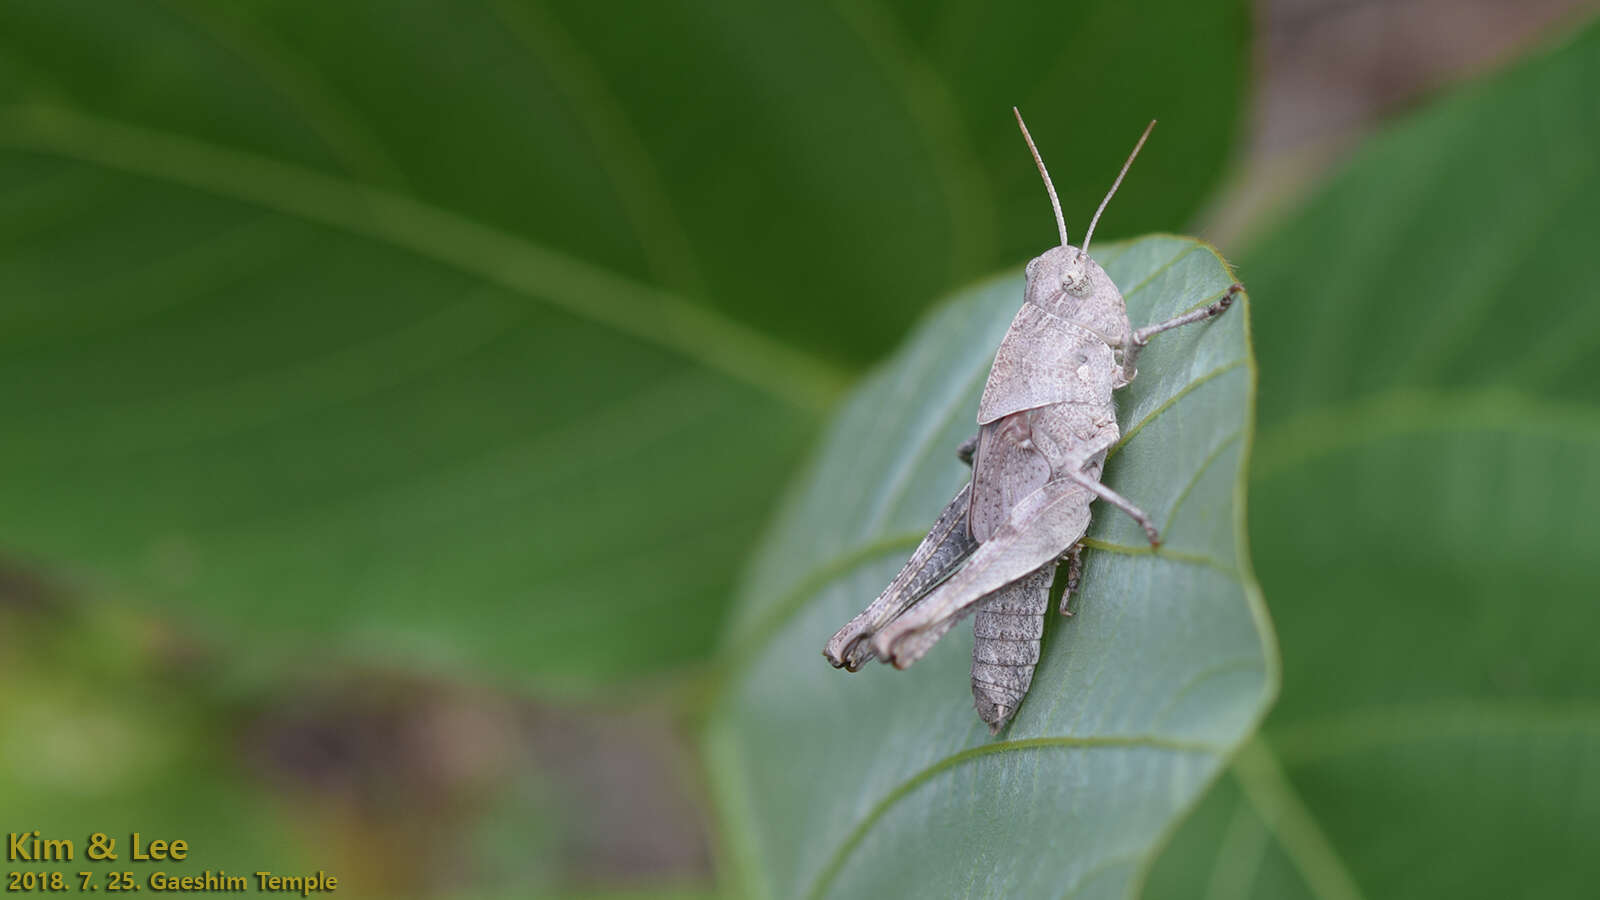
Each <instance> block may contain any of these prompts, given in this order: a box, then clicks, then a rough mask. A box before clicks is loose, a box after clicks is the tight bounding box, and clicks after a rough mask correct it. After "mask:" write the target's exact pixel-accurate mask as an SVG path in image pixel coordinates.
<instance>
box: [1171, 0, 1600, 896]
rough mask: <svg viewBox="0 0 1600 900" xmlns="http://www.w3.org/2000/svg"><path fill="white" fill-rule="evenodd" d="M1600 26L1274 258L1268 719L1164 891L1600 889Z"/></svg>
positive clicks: (1410, 147)
mask: <svg viewBox="0 0 1600 900" xmlns="http://www.w3.org/2000/svg"><path fill="white" fill-rule="evenodd" d="M1597 84H1600V27H1596V26H1594V25H1591V26H1589V27H1587V28H1586V29H1584V30H1582V31H1581V32H1580V33H1578V34H1577V35H1576V37H1574V38H1573V39H1572V40H1571V41H1570V42H1569V43H1568V44H1567V45H1566V46H1564V47H1562V48H1560V49H1559V50H1556V51H1555V52H1552V53H1549V54H1545V55H1541V56H1540V57H1538V58H1536V59H1534V60H1533V61H1531V62H1528V63H1526V64H1524V65H1520V66H1518V67H1517V68H1515V69H1513V70H1511V71H1508V72H1506V73H1504V74H1503V75H1499V76H1497V77H1495V78H1493V79H1491V80H1487V81H1484V82H1482V83H1479V84H1477V85H1474V86H1472V87H1470V88H1468V89H1466V90H1464V91H1462V92H1460V93H1459V94H1458V95H1456V96H1452V97H1450V98H1448V99H1446V100H1444V101H1442V102H1440V103H1438V104H1437V105H1435V106H1433V107H1431V108H1429V109H1427V110H1425V111H1423V112H1422V113H1420V114H1418V115H1416V116H1414V117H1412V118H1411V119H1410V120H1408V121H1406V122H1405V123H1403V124H1401V125H1399V126H1397V127H1395V128H1393V129H1392V130H1391V131H1390V132H1389V133H1387V134H1384V135H1381V136H1380V137H1378V138H1376V139H1374V140H1373V141H1372V142H1371V143H1370V145H1368V146H1367V147H1366V148H1365V149H1364V150H1363V151H1362V152H1361V153H1360V154H1359V156H1358V157H1357V158H1356V159H1355V160H1354V161H1353V162H1352V163H1351V165H1350V166H1349V167H1348V169H1347V170H1346V171H1345V172H1343V173H1342V174H1341V175H1339V176H1338V177H1336V178H1335V179H1334V180H1333V181H1332V182H1331V183H1330V184H1329V185H1328V186H1327V187H1326V189H1325V190H1323V191H1322V193H1321V194H1320V196H1318V197H1317V198H1316V199H1314V200H1313V201H1311V202H1310V203H1309V205H1308V206H1307V207H1306V208H1305V209H1304V210H1303V211H1302V212H1300V213H1299V214H1298V215H1296V216H1295V217H1294V218H1293V219H1292V220H1290V221H1289V222H1288V223H1286V224H1285V225H1284V227H1282V228H1281V229H1279V230H1278V231H1276V232H1275V233H1274V235H1273V236H1272V237H1271V238H1270V239H1267V240H1266V241H1264V242H1263V243H1262V244H1261V245H1260V246H1259V247H1256V248H1255V249H1254V251H1253V252H1252V253H1251V254H1250V255H1249V256H1248V257H1247V260H1246V263H1245V265H1244V266H1242V268H1241V271H1242V272H1243V273H1244V275H1245V278H1246V283H1247V284H1248V285H1249V286H1250V288H1251V289H1252V291H1253V293H1254V295H1255V296H1256V297H1259V298H1260V299H1261V302H1260V304H1259V305H1258V306H1257V307H1256V312H1257V318H1256V322H1255V324H1256V342H1255V343H1256V347H1257V348H1258V352H1259V354H1260V357H1261V441H1260V444H1259V450H1258V452H1257V454H1256V457H1255V461H1254V465H1253V468H1252V482H1251V491H1250V494H1251V508H1250V519H1251V529H1250V532H1251V543H1252V547H1253V549H1254V552H1255V558H1256V560H1257V564H1258V567H1259V570H1260V573H1261V582H1262V584H1263V585H1264V586H1265V588H1266V591H1267V593H1268V595H1269V596H1271V597H1272V598H1273V613H1274V617H1275V619H1276V621H1277V625H1278V629H1279V634H1280V636H1281V639H1282V643H1283V658H1284V692H1283V698H1282V700H1281V701H1280V702H1279V704H1278V706H1277V708H1276V710H1275V711H1274V713H1273V715H1272V717H1271V718H1270V719H1269V721H1268V722H1267V724H1266V726H1265V728H1264V729H1263V731H1262V734H1261V737H1260V739H1259V740H1258V741H1257V742H1256V743H1254V744H1253V745H1252V746H1251V747H1250V748H1249V750H1248V751H1247V752H1246V753H1244V754H1243V755H1241V757H1240V760H1239V764H1238V765H1237V766H1236V767H1235V770H1234V771H1233V773H1232V774H1231V776H1230V777H1229V778H1228V779H1227V780H1225V781H1224V782H1223V783H1222V784H1221V785H1220V787H1219V788H1218V790H1217V791H1216V792H1214V793H1213V794H1212V795H1211V796H1210V797H1209V798H1208V799H1207V801H1206V803H1205V804H1204V806H1203V807H1202V809H1201V811H1200V812H1199V813H1198V814H1197V815H1196V816H1195V818H1194V819H1192V820H1191V821H1190V822H1189V823H1188V825H1187V826H1186V827H1185V828H1184V829H1183V830H1182V832H1181V833H1180V836H1179V838H1178V840H1177V841H1176V842H1175V843H1174V845H1173V846H1172V848H1171V849H1170V850H1169V852H1168V853H1167V854H1166V855H1165V856H1164V857H1163V859H1162V861H1161V863H1160V865H1158V867H1157V868H1156V870H1155V875H1154V876H1153V878H1152V882H1151V885H1152V890H1151V891H1150V892H1149V893H1150V895H1153V896H1163V897H1164V896H1171V897H1195V896H1199V895H1201V894H1204V896H1207V897H1251V896H1253V897H1272V898H1282V897H1322V898H1350V897H1357V896H1368V897H1415V898H1427V897H1448V898H1451V900H1462V898H1470V897H1483V898H1504V897H1512V896H1544V897H1563V896H1587V895H1589V894H1592V893H1593V892H1594V885H1595V883H1596V881H1597V880H1600V863H1597V862H1596V857H1595V855H1594V853H1593V846H1594V835H1595V834H1596V833H1600V662H1597V659H1600V657H1597V656H1596V654H1595V649H1594V636H1595V634H1597V633H1600V605H1596V603H1595V598H1596V597H1600V575H1597V570H1596V567H1595V562H1594V560H1595V557H1594V547H1595V546H1596V544H1597V543H1600V524H1597V523H1596V520H1595V516H1594V511H1595V510H1596V509H1600V286H1597V283H1596V278H1595V271H1594V265H1593V258H1594V251H1593V246H1594V242H1595V236H1596V231H1595V223H1594V217H1595V211H1596V210H1597V209H1600V166H1597V163H1596V160H1597V156H1596V147H1600V106H1597V105H1596V103H1595V102H1594V88H1595V85H1597Z"/></svg>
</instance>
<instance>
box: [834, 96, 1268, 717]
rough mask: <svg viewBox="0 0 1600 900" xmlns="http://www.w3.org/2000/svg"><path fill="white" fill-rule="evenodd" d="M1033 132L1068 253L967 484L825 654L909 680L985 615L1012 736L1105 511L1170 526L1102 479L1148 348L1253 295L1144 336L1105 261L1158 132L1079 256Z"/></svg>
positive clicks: (1054, 262)
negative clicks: (1108, 240) (1047, 635)
mask: <svg viewBox="0 0 1600 900" xmlns="http://www.w3.org/2000/svg"><path fill="white" fill-rule="evenodd" d="M1012 112H1013V113H1014V114H1015V115H1016V118H1017V126H1018V127H1019V128H1020V129H1022V137H1023V140H1024V141H1026V142H1027V145H1028V150H1029V152H1030V153H1032V154H1033V160H1034V164H1035V165H1037V166H1038V167H1039V174H1040V176H1041V177H1043V179H1044V186H1045V191H1046V193H1048V194H1049V195H1050V205H1051V208H1052V209H1053V210H1054V211H1055V217H1056V227H1057V230H1058V231H1059V232H1060V235H1061V245H1060V246H1059V247H1051V248H1050V249H1049V250H1046V251H1045V252H1044V253H1042V254H1040V255H1039V256H1038V257H1036V258H1035V259H1033V260H1032V261H1031V262H1029V263H1028V265H1027V269H1026V274H1027V287H1026V288H1025V289H1024V293H1023V304H1022V308H1021V309H1020V310H1018V311H1017V314H1016V317H1015V318H1014V319H1012V321H1011V327H1010V329H1009V330H1008V331H1007V332H1006V335H1005V338H1004V339H1003V340H1002V341H1001V342H1000V348H999V350H998V351H997V352H996V353H995V358H994V366H993V367H992V368H991V369H990V370H989V379H988V381H987V383H986V384H985V385H984V389H983V399H982V400H981V401H980V402H979V404H978V433H977V434H976V435H974V436H973V437H971V438H969V439H968V440H967V441H965V442H964V443H963V444H962V445H961V446H960V447H959V448H957V456H958V457H959V458H960V459H961V460H962V461H963V462H965V463H967V464H968V465H970V466H971V467H972V480H971V482H970V483H968V484H967V485H965V486H964V487H962V488H961V490H960V491H959V492H958V493H957V494H956V496H955V499H953V500H951V501H950V503H949V505H948V506H946V507H945V509H944V511H943V512H942V513H940V514H939V518H938V520H937V521H936V522H935V523H934V525H933V528H932V529H931V530H930V531H929V532H928V536H927V537H925V538H923V540H922V543H921V544H919V545H918V546H917V548H916V550H915V551H913V552H912V554H911V559H910V560H908V561H907V562H906V564H905V566H904V567H903V568H902V569H901V570H900V573H899V574H898V575H896V576H895V578H894V580H893V581H891V582H890V583H889V586H888V587H887V588H885V589H884V591H883V593H882V594H880V595H879V596H878V598H877V599H876V600H874V601H873V602H872V603H871V605H869V606H868V607H867V608H866V609H865V610H863V611H862V612H861V614H860V615H858V616H856V617H855V618H854V619H851V620H850V622H849V623H847V624H846V625H845V626H844V627H843V628H841V629H839V631H838V633H836V634H835V635H834V636H833V639H832V640H830V641H828V645H827V647H826V649H824V650H823V655H825V656H826V657H827V658H828V661H829V662H830V663H832V664H833V665H834V666H835V667H838V668H844V669H848V670H849V671H852V672H854V671H857V670H859V669H860V668H861V667H862V666H863V665H865V664H866V663H868V662H870V661H871V660H873V659H874V658H876V659H880V660H883V661H885V662H889V663H892V664H893V665H894V666H895V667H896V668H899V669H904V668H905V667H907V666H909V665H911V664H912V663H914V662H916V661H917V660H918V659H919V658H921V657H922V655H923V654H924V653H926V652H928V649H929V648H931V647H932V646H933V645H934V644H935V643H937V642H938V640H939V639H940V638H941V637H943V636H944V634H945V633H946V632H947V631H949V630H950V628H951V626H953V625H954V624H955V623H956V622H957V621H959V620H960V619H962V618H964V617H965V616H967V615H968V614H972V615H973V632H974V634H975V637H976V640H975V641H974V643H973V648H972V695H973V699H974V701H975V704H976V706H977V709H978V716H979V718H981V719H983V721H984V722H986V723H988V725H989V730H990V732H991V733H993V734H998V733H999V732H1000V729H1001V728H1003V727H1005V724H1006V723H1007V722H1008V721H1009V720H1010V719H1011V716H1012V715H1013V714H1014V713H1015V712H1016V711H1017V708H1018V706H1019V705H1020V704H1021V703H1022V699H1023V697H1025V696H1026V695H1027V693H1028V687H1029V685H1030V684H1031V683H1032V681H1033V670H1034V666H1035V665H1036V664H1037V663H1038V661H1039V638H1040V635H1041V634H1042V633H1043V632H1044V614H1045V611H1046V609H1047V608H1048V606H1049V602H1050V599H1049V594H1050V587H1051V585H1052V583H1053V582H1054V580H1055V575H1056V569H1057V566H1058V565H1060V564H1061V563H1063V562H1065V564H1066V565H1067V584H1066V590H1065V592H1064V593H1063V594H1062V597H1061V612H1062V614H1063V615H1071V613H1070V612H1069V611H1068V609H1067V601H1068V599H1069V598H1070V597H1071V596H1072V594H1073V592H1074V591H1076V590H1077V587H1078V578H1079V575H1080V573H1081V571H1082V552H1083V549H1084V546H1083V536H1084V534H1085V533H1086V532H1087V531H1088V529H1089V506H1090V504H1091V503H1092V502H1093V501H1094V500H1096V499H1099V500H1103V501H1105V502H1106V503H1109V504H1111V505H1112V506H1115V507H1116V508H1117V509H1120V510H1122V511H1123V512H1124V513H1126V514H1127V515H1129V516H1131V517H1132V518H1133V519H1134V521H1136V522H1137V523H1139V525H1140V527H1141V528H1143V529H1144V532H1145V535H1146V536H1147V537H1148V538H1149V540H1150V545H1151V547H1152V548H1154V547H1157V546H1159V545H1160V543H1161V537H1160V534H1159V533H1158V532H1157V530H1156V526H1155V523H1154V522H1152V521H1151V519H1150V516H1149V515H1147V514H1146V513H1145V512H1144V511H1143V510H1141V509H1140V508H1139V507H1138V506H1135V505H1134V504H1133V502H1131V501H1130V500H1128V498H1126V497H1124V496H1122V495H1121V494H1119V493H1117V492H1116V491H1114V490H1112V489H1111V488H1109V487H1107V486H1106V485H1104V484H1102V483H1101V482H1100V475H1101V470H1102V468H1103V467H1104V465H1105V460H1106V454H1107V452H1108V451H1110V449H1111V447H1112V446H1113V445H1114V444H1116V442H1117V440H1118V438H1119V437H1120V436H1121V432H1120V431H1119V430H1118V428H1117V417H1116V409H1115V405H1114V402H1113V396H1114V392H1115V391H1117V390H1118V389H1120V388H1123V387H1126V386H1127V385H1128V384H1130V383H1132V381H1133V379H1134V376H1135V375H1136V374H1137V369H1136V368H1135V366H1136V363H1137V361H1138V358H1139V351H1140V350H1141V349H1143V348H1144V346H1145V345H1146V344H1147V343H1148V342H1149V340H1150V338H1151V337H1153V336H1154V335H1156V334H1159V333H1161V332H1163V331H1167V330H1169V329H1173V328H1177V327H1179V326H1182V325H1188V324H1190V323H1193V322H1201V321H1205V320H1208V319H1212V318H1215V317H1216V316H1219V315H1221V314H1222V312H1223V311H1225V310H1226V309H1227V308H1228V307H1229V306H1231V305H1232V304H1233V302H1234V299H1235V298H1236V297H1237V296H1238V294H1239V293H1241V292H1242V291H1243V288H1242V287H1241V286H1240V285H1238V284H1234V285H1233V286H1231V287H1230V288H1229V289H1228V290H1227V292H1226V293H1224V294H1223V296H1222V298H1221V299H1219V300H1217V301H1216V302H1215V303H1212V304H1210V305H1208V306H1206V307H1203V308H1201V309H1197V310H1194V311H1193V312H1190V313H1186V314H1184V315H1181V316H1177V317H1176V318H1173V319H1170V320H1168V321H1165V322H1160V323H1157V324H1155V325H1150V326H1147V327H1145V328H1141V329H1139V330H1137V331H1135V330H1134V329H1133V327H1132V325H1131V324H1130V323H1129V321H1128V310H1127V305H1126V304H1125V303H1124V302H1123V298H1122V294H1121V292H1119V291H1118V290H1117V286H1116V285H1115V284H1113V283H1112V281H1111V278H1110V277H1109V276H1108V275H1106V272H1105V270H1104V269H1102V268H1101V267H1100V265H1099V264H1098V263H1096V262H1095V261H1094V260H1093V259H1091V258H1090V257H1089V241H1090V239H1091V238H1093V236H1094V228H1095V225H1096V224H1097V223H1098V222H1099V221H1100V214H1101V213H1103V212H1104V211H1105V208H1106V204H1108V203H1110V202H1111V198H1112V196H1113V195H1115V194H1116V192H1117V188H1118V187H1120V186H1121V185H1122V179H1123V177H1124V176H1126V175H1127V174H1128V169H1129V168H1130V167H1131V166H1132V165H1133V160H1134V158H1135V157H1137V156H1138V155H1139V150H1140V148H1142V147H1143V146H1144V142H1145V139H1146V138H1148V137H1149V136H1150V129H1151V128H1154V127H1155V124H1156V123H1155V122H1154V121H1153V120H1152V121H1151V122H1150V124H1149V125H1147V126H1146V127H1145V130H1144V133H1143V134H1142V135H1140V137H1139V141H1138V143H1136V144H1135V145H1134V147H1133V152H1132V153H1130V154H1128V159H1127V161H1126V162H1125V163H1123V165H1122V171H1121V172H1119V173H1118V174H1117V178H1116V180H1115V181H1114V182H1112V184H1111V190H1109V191H1107V192H1106V196H1105V199H1103V200H1101V201H1100V207H1099V208H1098V209H1096V210H1095V213H1094V217H1093V218H1092V219H1090V220H1089V229H1088V231H1087V232H1085V234H1084V238H1083V246H1082V247H1081V248H1080V247H1073V246H1072V245H1071V242H1070V240H1069V239H1068V237H1067V224H1066V219H1065V218H1063V216H1062V214H1061V202H1060V200H1058V199H1057V198H1056V190H1055V185H1054V184H1052V183H1051V181H1050V173H1049V171H1048V170H1047V169H1046V168H1045V165H1044V160H1043V159H1042V158H1041V157H1040V155H1039V150H1038V148H1037V147H1035V146H1034V143H1033V137H1032V135H1030V134H1029V133H1028V126H1027V125H1026V124H1025V123H1024V122H1023V121H1022V113H1021V112H1018V111H1017V109H1016V108H1015V107H1013V108H1012Z"/></svg>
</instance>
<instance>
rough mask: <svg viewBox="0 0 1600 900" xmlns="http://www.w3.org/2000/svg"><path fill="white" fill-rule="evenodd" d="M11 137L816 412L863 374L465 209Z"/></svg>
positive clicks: (202, 157) (70, 131) (197, 145)
mask: <svg viewBox="0 0 1600 900" xmlns="http://www.w3.org/2000/svg"><path fill="white" fill-rule="evenodd" d="M0 145H6V146H10V147H13V148H16V149H21V150H27V151H32V152H38V153H46V154H50V155H55V156H60V157H65V158H69V159H74V160H77V161H79V162H84V163H88V164H91V165H95V166H100V167H102V168H107V169H115V170H120V171H124V172H128V173H131V174H135V175H142V176H145V177H148V178H153V179H156V180H158V181H164V182H167V183H170V184H179V185H184V186H186V187H190V188H193V189H197V190H201V191H205V192H208V193H211V194H213V195H216V196H220V197H224V198H227V199H230V200H234V201H238V202H244V203H248V204H251V205H254V206H257V207H261V208H265V209H269V210H272V211H275V212H279V213H282V214H285V215H289V216H293V217H295V218H299V219H302V220H304V221H307V222H312V223H316V224H320V225H325V226H331V227H334V228H337V229H340V230H342V231H345V232H347V233H351V234H355V235H358V236H361V237H365V238H368V239H371V240H375V241H378V242H380V243H383V244H387V245H389V246H391V247H396V248H400V249H404V250H408V251H410V252H413V253H415V254H417V255H419V256H422V257H424V258H427V259H430V260H433V261H435V262H439V263H444V264H446V265H449V266H451V267H453V268H456V269H459V270H461V271H464V272H467V273H468V274H471V275H474V276H476V277H478V278H480V279H482V280H484V281H485V282H488V283H491V284H495V285H498V286H500V287H503V288H506V289H509V290H511V291H513V292H515V293H517V294H520V295H523V296H528V297H533V298H536V299H539V300H542V301H544V302H546V303H548V304H550V305H552V306H555V307H558V308H560V309H562V310H564V311H566V312H568V313H570V314H572V315H576V316H578V317H580V318H583V319H586V320H588V321H590V322H593V323H595V324H599V325H602V326H605V327H607V328H610V329H612V330H614V331H616V332H618V333H620V334H624V335H627V336H629V337H632V338H634V339H636V340H640V341H642V342H644V343H648V344H653V345H656V346H660V347H664V348H666V349H668V350H670V351H672V352H674V353H676V354H678V355H680V356H682V357H684V358H686V359H688V360H690V361H692V362H695V363H698V364H700V365H702V366H704V367H706V368H708V369H712V370H714V371H718V372H721V373H723V374H724V375H728V376H731V377H733V378H735V379H736V380H738V381H741V382H744V383H746V384H749V385H751V386H753V387H756V388H758V389H760V390H762V391H764V392H766V393H769V394H772V395H774V396H776V397H778V398H780V399H783V400H784V401H786V402H788V403H790V404H792V405H794V406H796V407H798V408H800V409H803V410H807V411H811V412H821V411H824V410H826V409H828V408H829V407H830V406H831V405H832V403H833V400H834V399H835V398H836V397H837V396H838V395H839V394H840V393H841V392H842V391H843V389H844V387H845V386H846V385H847V384H848V383H849V382H850V381H851V380H852V378H853V375H854V373H853V372H851V371H849V370H847V369H845V368H843V367H841V366H839V365H837V364H836V363H833V362H830V361H828V360H825V359H823V358H821V357H817V356H814V355H811V354H809V353H807V352H805V351H802V350H799V349H796V348H794V347H790V346H788V345H786V344H783V343H781V342H779V341H777V340H775V339H773V338H771V337H769V336H768V335H766V334H763V333H762V332H760V331H757V330H755V329H753V328H750V327H749V326H746V325H743V324H741V323H739V322H736V321H734V320H732V319H729V318H727V317H726V316H724V315H722V314H721V313H719V312H717V311H715V310H712V309H710V308H707V307H705V306H701V305H699V304H696V303H691V302H690V301H688V300H686V299H684V298H682V297H680V296H678V295H676V294H673V293H670V292H668V291H665V290H662V289H661V288H657V287H653V286H650V285H645V284H641V283H638V282H635V281H633V280H632V279H629V278H627V277H625V276H623V275H620V274H618V273H616V272H612V271H610V270H608V269H604V268H601V267H599V266H596V265H593V264H591V263H588V262H585V261H583V260H580V259H576V258H574V257H571V256H569V255H567V254H564V253H562V252H560V251H557V250H554V249H551V248H549V247H546V246H543V245H540V244H537V243H534V242H532V241H529V240H527V239H525V238H521V237H518V236H516V235H514V234H510V233H508V232H505V231H502V230H500V229H498V228H495V227H493V226H490V225H487V224H484V223H482V222H478V221H475V220H473V219H470V218H467V217H465V216H463V215H461V214H459V213H456V212H452V211H449V210H446V209H441V208H439V207H435V206H431V205H429V204H426V203H423V202H421V201H419V200H417V199H414V198H412V197H409V196H405V195H401V194H396V193H393V192H390V191H386V190H383V189H380V188H376V187H371V186H368V185H363V184H360V183H357V182H353V181H350V180H349V179H346V178H343V177H339V176H335V175H330V174H326V173H322V172H317V171H314V170H311V169H307V168H304V167H300V166H296V165H293V164H290V163H286V162H282V161H280V160H276V159H272V158H269V157H264V156H259V155H255V154H251V153H246V152H244V151H240V150H235V149H232V148H227V147H222V146H218V145H215V144H210V143H207V142H204V141H199V140H196V139H194V138H190V137H185V136H182V135H177V134H172V133H170V132H165V131H159V130H155V129H149V128H145V127H142V126H134V125H128V124H124V123H120V122H115V121H112V120H110V119H106V118H102V117H99V116H94V115H90V114H86V113H83V112H81V111H77V110H72V109H69V108H66V107H62V106H44V105H37V104H35V105H28V106H10V107H6V108H3V109H0Z"/></svg>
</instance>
